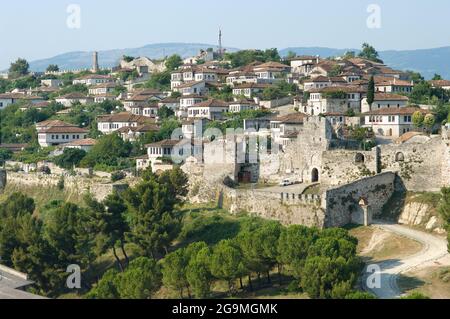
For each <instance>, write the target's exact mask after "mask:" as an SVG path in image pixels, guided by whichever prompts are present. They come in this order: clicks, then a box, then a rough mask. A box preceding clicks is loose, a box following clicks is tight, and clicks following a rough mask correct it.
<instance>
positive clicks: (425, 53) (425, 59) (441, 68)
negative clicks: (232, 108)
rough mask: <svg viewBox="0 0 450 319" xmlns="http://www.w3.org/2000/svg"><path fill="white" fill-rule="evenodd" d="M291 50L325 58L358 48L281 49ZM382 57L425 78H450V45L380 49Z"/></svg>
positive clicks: (395, 65) (389, 64)
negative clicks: (440, 76) (425, 47)
mask: <svg viewBox="0 0 450 319" xmlns="http://www.w3.org/2000/svg"><path fill="white" fill-rule="evenodd" d="M289 51H292V52H295V53H296V54H298V55H319V56H321V57H323V58H326V57H331V56H341V55H343V54H344V53H345V52H348V51H355V52H356V53H359V52H360V50H357V49H333V48H321V47H310V48H306V47H296V48H287V49H283V50H281V51H280V54H281V55H282V56H286V55H287V54H288V52H289ZM379 53H380V57H381V59H382V60H383V61H384V63H385V64H386V65H388V66H390V67H392V68H394V69H398V70H405V71H406V70H412V71H416V72H420V73H421V74H422V75H423V76H424V77H425V78H427V79H431V78H432V77H433V75H434V74H435V73H437V74H440V75H442V76H443V77H444V78H446V79H450V66H449V61H450V47H442V48H435V49H420V50H389V51H380V52H379Z"/></svg>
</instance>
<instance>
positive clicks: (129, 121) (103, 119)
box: [97, 112, 155, 134]
mask: <svg viewBox="0 0 450 319" xmlns="http://www.w3.org/2000/svg"><path fill="white" fill-rule="evenodd" d="M97 123H98V130H99V131H100V132H102V133H103V134H110V133H113V132H116V131H117V130H119V129H120V128H122V127H137V126H139V125H142V124H155V120H153V119H151V118H149V117H145V116H140V115H134V114H131V113H128V112H123V113H117V114H111V115H103V116H99V117H97Z"/></svg>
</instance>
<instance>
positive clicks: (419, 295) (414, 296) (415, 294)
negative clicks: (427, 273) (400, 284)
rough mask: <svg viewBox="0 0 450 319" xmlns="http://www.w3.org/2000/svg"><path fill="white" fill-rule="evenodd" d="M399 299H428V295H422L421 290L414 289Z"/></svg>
mask: <svg viewBox="0 0 450 319" xmlns="http://www.w3.org/2000/svg"><path fill="white" fill-rule="evenodd" d="M401 299H430V297H428V296H426V295H424V294H423V293H421V292H418V291H415V292H412V293H411V294H409V295H408V296H405V297H402V298H401Z"/></svg>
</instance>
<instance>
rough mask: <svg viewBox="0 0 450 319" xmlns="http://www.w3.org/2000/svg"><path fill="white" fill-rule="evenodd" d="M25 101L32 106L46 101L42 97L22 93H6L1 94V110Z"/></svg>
mask: <svg viewBox="0 0 450 319" xmlns="http://www.w3.org/2000/svg"><path fill="white" fill-rule="evenodd" d="M20 101H25V102H28V103H32V104H38V103H41V102H43V101H44V98H43V97H41V96H35V95H26V94H20V93H5V94H0V110H1V109H3V108H5V107H7V106H8V105H11V104H14V103H17V102H20Z"/></svg>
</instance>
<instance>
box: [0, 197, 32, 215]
mask: <svg viewBox="0 0 450 319" xmlns="http://www.w3.org/2000/svg"><path fill="white" fill-rule="evenodd" d="M35 208H36V206H35V204H34V200H33V199H32V198H29V197H27V196H26V195H24V194H22V193H13V194H11V195H10V196H9V197H8V198H7V199H6V200H5V201H4V202H3V203H2V205H0V219H2V218H7V217H14V218H16V217H18V216H23V215H32V214H33V212H34V210H35Z"/></svg>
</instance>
